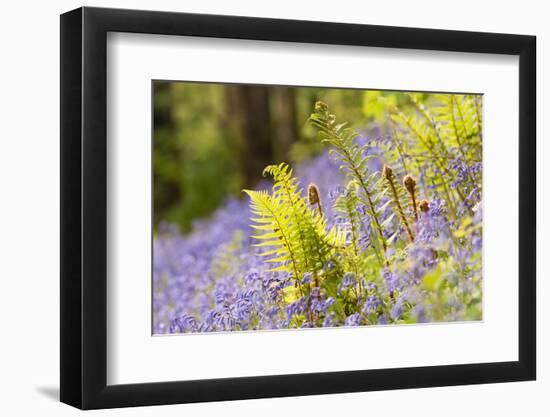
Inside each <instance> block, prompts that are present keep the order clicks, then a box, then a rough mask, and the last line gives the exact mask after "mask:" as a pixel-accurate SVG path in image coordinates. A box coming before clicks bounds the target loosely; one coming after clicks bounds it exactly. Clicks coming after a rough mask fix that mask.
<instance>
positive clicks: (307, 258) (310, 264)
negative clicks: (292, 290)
mask: <svg viewBox="0 0 550 417" xmlns="http://www.w3.org/2000/svg"><path fill="white" fill-rule="evenodd" d="M267 174H268V175H271V176H272V177H273V180H274V184H273V188H272V193H271V194H269V193H268V192H266V191H250V190H245V192H246V193H247V194H248V195H249V196H250V199H251V203H250V204H251V205H250V207H251V211H252V213H253V215H254V216H255V217H253V218H252V221H253V222H254V223H255V224H254V225H252V227H253V228H254V229H256V230H258V231H261V232H262V233H259V234H257V235H254V236H253V238H255V239H256V240H258V241H260V242H259V243H257V244H256V246H257V247H267V248H268V250H267V251H266V252H264V253H263V254H262V256H270V258H269V259H267V262H270V263H277V264H279V265H278V266H276V267H274V268H273V269H272V270H273V271H287V272H289V273H290V274H291V275H292V276H293V278H294V279H295V280H297V281H298V280H301V278H302V276H303V275H304V274H305V273H306V272H312V273H313V275H314V277H316V278H317V273H318V272H319V271H320V270H321V269H322V268H323V267H324V266H325V264H326V262H327V261H328V260H329V259H330V257H331V255H332V254H333V252H334V251H335V250H336V249H337V247H338V245H342V244H343V240H344V239H343V233H342V232H341V231H339V230H338V229H336V228H333V229H332V230H330V231H329V232H327V231H326V221H325V220H324V219H323V218H322V216H320V215H319V214H318V213H317V212H316V211H315V210H312V209H311V208H310V207H309V206H308V204H307V201H306V200H305V198H304V197H302V190H301V189H300V188H299V184H298V181H297V180H296V178H294V177H293V175H292V170H291V169H290V168H289V167H288V165H287V164H285V163H282V164H279V165H269V166H268V167H266V168H265V169H264V175H267Z"/></svg>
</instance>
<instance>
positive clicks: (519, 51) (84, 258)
mask: <svg viewBox="0 0 550 417" xmlns="http://www.w3.org/2000/svg"><path fill="white" fill-rule="evenodd" d="M108 32H131V33H146V34H162V35H173V36H178V35H186V36H199V37H214V38H235V39H253V40H265V41H285V42H305V43H318V44H333V45H356V46H371V47H382V48H403V49H421V50H440V51H457V52H477V53H489V54H506V55H516V56H519V103H518V111H519V132H518V138H519V155H518V158H519V271H518V273H519V293H518V298H519V360H518V361H514V362H497V363H477V364H467V365H445V366H427V367H425V366H424V367H412V368H398V369H376V370H357V371H345V372H327V373H311V374H293V375H274V376H256V377H241V378H228V379H210V380H199V381H178V382H162V383H141V384H131V385H112V386H109V385H107V383H106V380H107V378H106V376H107V368H106V367H107V303H106V299H107V180H108V178H107V135H106V127H107V111H106V93H107V91H106V90H107V87H106V85H107V83H106V77H107V73H106V44H107V42H106V39H107V33H108ZM535 51H536V38H535V37H534V36H524V35H510V34H495V33H481V32H462V31H449V30H432V29H415V28H403V27H388V26H372V25H358V24H341V23H322V22H312V21H293V20H278V19H265V18H251V17H233V16H214V15H199V14H185V13H171V12H154V11H136V10H120V9H102V8H88V7H84V8H79V9H77V10H73V11H70V12H68V13H65V14H63V15H61V53H60V57H61V231H60V232H61V310H60V314H61V358H60V359H61V382H60V383H61V401H62V402H64V403H67V404H70V405H72V406H75V407H78V408H82V409H95V408H111V407H124V406H143V405H156V404H174V403H190V402H201V401H218V400H237V399H250V398H263V397H281V396H298V395H313V394H328V393H343V392H357V391H376V390H388V389H401V388H421V387H434V386H449V385H464V384H481V383H496V382H507V381H525V380H534V379H535V377H536V314H535V312H536V304H535V303H536V262H535V261H536V259H535V258H536V158H535V155H536V144H535V134H536V131H535V117H536V116H535V106H536V99H535V87H536V81H535V80H536V77H535V75H536V74H535V67H536V65H535V62H536V56H535V54H536V52H535ZM145 360H146V358H145Z"/></svg>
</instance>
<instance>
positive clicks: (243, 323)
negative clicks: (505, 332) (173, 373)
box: [151, 80, 483, 335]
mask: <svg viewBox="0 0 550 417" xmlns="http://www.w3.org/2000/svg"><path fill="white" fill-rule="evenodd" d="M151 100H152V103H151V107H152V112H153V114H152V120H153V129H152V149H153V151H152V159H153V161H152V166H153V179H152V181H153V191H152V199H153V224H152V228H153V242H152V253H153V266H152V269H153V271H152V306H153V307H152V308H153V311H152V316H153V325H152V327H153V328H152V333H153V334H154V335H164V334H182V333H204V332H232V331H265V330H287V329H308V328H325V329H328V328H337V327H351V326H376V325H392V326H393V325H407V324H424V323H447V324H448V325H452V324H453V323H457V322H471V321H481V320H483V308H482V306H483V270H482V265H483V262H482V261H483V257H482V254H483V204H482V201H483V200H482V196H483V185H482V184H483V165H482V164H483V122H482V121H483V95H482V94H477V93H471V92H470V93H463V92H422V91H391V90H376V89H344V88H328V87H301V86H277V85H249V84H228V83H204V82H186V81H179V80H176V81H173V80H153V81H152V97H151Z"/></svg>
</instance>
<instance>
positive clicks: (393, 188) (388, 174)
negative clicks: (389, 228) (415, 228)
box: [382, 165, 414, 242]
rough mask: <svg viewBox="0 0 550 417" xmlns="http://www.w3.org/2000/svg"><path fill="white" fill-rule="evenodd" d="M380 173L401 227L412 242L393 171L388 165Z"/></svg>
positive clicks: (412, 237) (412, 236)
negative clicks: (385, 183)
mask: <svg viewBox="0 0 550 417" xmlns="http://www.w3.org/2000/svg"><path fill="white" fill-rule="evenodd" d="M382 172H383V174H384V178H386V181H387V182H388V185H389V189H390V193H391V200H392V202H393V205H394V207H395V210H396V211H397V215H398V217H399V221H400V222H401V225H402V226H403V228H404V229H405V232H407V236H408V238H409V241H410V242H413V241H414V235H413V233H412V230H411V228H410V226H409V222H408V221H407V216H406V215H405V210H403V206H402V203H401V200H402V196H401V193H400V192H399V189H398V188H397V185H396V183H395V174H394V173H393V169H392V168H390V167H389V166H388V165H384V170H383V171H382Z"/></svg>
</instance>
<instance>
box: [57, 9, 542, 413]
mask: <svg viewBox="0 0 550 417" xmlns="http://www.w3.org/2000/svg"><path fill="white" fill-rule="evenodd" d="M535 102H536V100H535V37H532V36H525V35H508V34H492V33H474V32H458V31H446V30H431V29H413V28H397V27H384V26H371V25H356V24H340V23H327V22H311V21H292V20H276V19H260V18H251V17H234V16H212V15H196V14H184V13H168V12H151V11H135V10H116V9H99V8H87V7H85V8H80V9H77V10H74V11H71V12H68V13H66V14H63V15H62V16H61V401H63V402H65V403H67V404H70V405H73V406H76V407H79V408H83V409H90V408H110V407H124V406H138V405H155V404H173V403H186V402H199V401H217V400H233V399H247V398H262V397H275V396H296V395H313V394H325V393H341V392H353V391H370V390H386V389H399V388H420V387H433V386H445V385H462V384H479V383H494V382H505V381H522V380H532V379H535V375H536V351H535V345H536V331H535V329H536V317H535V311H536V309H535V301H536V297H535V289H536V268H535V256H536V255H535V253H536V252H535V247H536V210H535V206H536V204H535V202H536V195H535V171H536V169H535V152H536V150H535Z"/></svg>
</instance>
